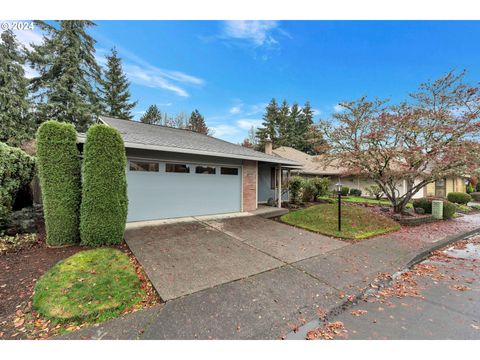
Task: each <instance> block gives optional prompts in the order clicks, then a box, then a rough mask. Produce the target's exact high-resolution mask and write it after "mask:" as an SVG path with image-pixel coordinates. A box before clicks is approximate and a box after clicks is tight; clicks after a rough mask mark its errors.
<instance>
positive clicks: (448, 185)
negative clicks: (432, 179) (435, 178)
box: [445, 178, 454, 195]
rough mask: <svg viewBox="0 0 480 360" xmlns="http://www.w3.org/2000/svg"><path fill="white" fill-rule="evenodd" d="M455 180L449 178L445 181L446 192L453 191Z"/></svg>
mask: <svg viewBox="0 0 480 360" xmlns="http://www.w3.org/2000/svg"><path fill="white" fill-rule="evenodd" d="M453 182H454V179H452V178H447V179H446V182H445V192H446V194H447V195H448V194H449V193H451V192H453V191H454V190H453Z"/></svg>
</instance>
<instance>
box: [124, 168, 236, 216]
mask: <svg viewBox="0 0 480 360" xmlns="http://www.w3.org/2000/svg"><path fill="white" fill-rule="evenodd" d="M241 170H242V169H241V167H240V166H238V165H232V166H230V165H212V164H192V163H182V162H164V161H151V160H133V159H130V160H129V161H128V166H127V182H128V217H127V219H128V221H143V220H155V219H167V218H175V217H183V216H195V215H210V214H221V213H229V212H237V211H240V210H241V184H242V182H241V179H242V174H241Z"/></svg>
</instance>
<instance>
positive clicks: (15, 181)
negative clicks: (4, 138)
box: [0, 142, 35, 229]
mask: <svg viewBox="0 0 480 360" xmlns="http://www.w3.org/2000/svg"><path fill="white" fill-rule="evenodd" d="M34 173H35V158H34V157H32V156H30V155H28V154H27V153H25V152H24V151H23V150H21V149H18V148H15V147H11V146H8V145H7V144H4V143H2V142H0V229H1V228H3V227H4V226H5V225H6V224H7V223H8V222H9V219H10V213H11V211H12V206H13V203H14V202H15V197H16V195H17V192H18V190H20V189H21V188H22V187H23V186H25V185H26V184H28V183H29V182H30V181H31V180H32V177H33V175H34Z"/></svg>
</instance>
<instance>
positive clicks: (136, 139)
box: [79, 116, 300, 166]
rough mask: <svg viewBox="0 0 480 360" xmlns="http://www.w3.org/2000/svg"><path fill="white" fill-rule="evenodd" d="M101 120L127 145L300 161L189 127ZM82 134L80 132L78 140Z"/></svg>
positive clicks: (269, 160) (295, 163) (102, 117)
mask: <svg viewBox="0 0 480 360" xmlns="http://www.w3.org/2000/svg"><path fill="white" fill-rule="evenodd" d="M99 119H100V121H101V122H102V123H104V124H106V125H108V126H111V127H113V128H115V129H117V130H118V131H119V132H120V134H121V135H122V138H123V142H124V143H125V147H126V148H136V149H149V150H157V151H169V152H178V153H184V154H198V155H207V156H217V157H227V158H234V159H245V160H256V161H264V162H271V163H277V164H284V165H293V166H298V165H300V164H299V163H298V162H297V161H294V160H290V159H285V158H283V157H281V156H278V155H275V154H274V155H268V154H265V153H263V152H260V151H255V150H252V149H249V148H246V147H243V146H241V145H237V144H232V143H230V142H228V141H224V140H220V139H217V138H215V137H213V136H208V135H204V134H200V133H197V132H194V131H191V130H184V129H177V128H172V127H168V126H161V125H150V124H144V123H141V122H139V121H133V120H122V119H115V118H111V117H106V116H100V117H99ZM84 139H85V136H84V135H83V134H79V141H80V142H83V141H84Z"/></svg>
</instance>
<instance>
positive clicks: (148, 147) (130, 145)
mask: <svg viewBox="0 0 480 360" xmlns="http://www.w3.org/2000/svg"><path fill="white" fill-rule="evenodd" d="M77 139H78V142H79V143H84V142H85V139H86V137H85V135H84V134H78V135H77ZM124 145H125V148H129V149H145V150H155V151H165V152H176V153H181V154H192V155H205V156H214V157H224V158H230V159H241V160H254V161H263V162H268V163H274V164H283V165H293V166H301V164H299V163H296V162H293V161H290V160H287V159H276V158H275V157H269V158H263V157H256V156H246V155H237V154H229V153H219V152H213V151H203V150H194V149H185V148H178V147H171V146H160V145H149V144H141V143H133V142H125V141H124Z"/></svg>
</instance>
